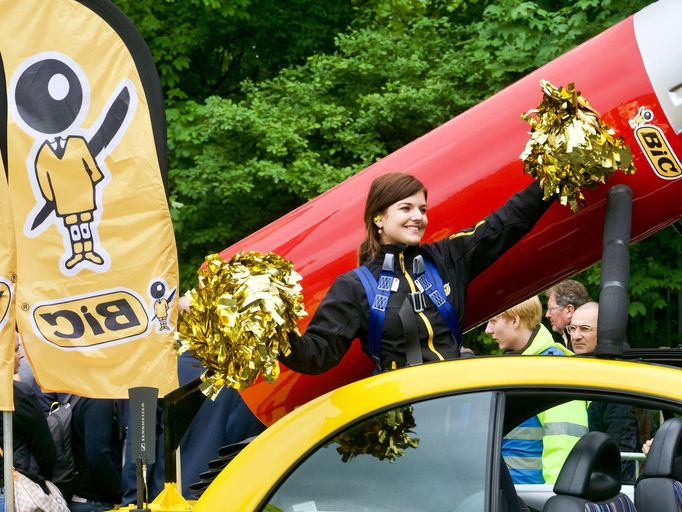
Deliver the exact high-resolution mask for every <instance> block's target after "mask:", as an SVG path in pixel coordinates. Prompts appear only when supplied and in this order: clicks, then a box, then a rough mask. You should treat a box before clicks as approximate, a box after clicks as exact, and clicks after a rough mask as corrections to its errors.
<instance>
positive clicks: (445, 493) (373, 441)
mask: <svg viewBox="0 0 682 512" xmlns="http://www.w3.org/2000/svg"><path fill="white" fill-rule="evenodd" d="M491 404H492V393H472V394H467V395H459V396H448V397H440V398H434V399H430V400H427V401H423V402H418V403H414V404H411V405H404V406H401V407H398V408H395V409H391V410H389V411H385V412H383V413H381V414H378V415H375V416H372V417H370V418H367V419H364V420H363V421H362V422H360V423H356V424H354V425H353V426H352V427H350V428H348V429H347V430H345V431H343V432H341V433H339V434H338V435H336V436H335V437H334V438H333V439H332V440H331V441H330V442H328V443H326V444H324V445H322V446H320V447H319V448H318V449H317V450H316V451H314V452H313V453H312V454H311V455H310V456H309V457H308V458H307V459H306V460H305V461H303V463H302V464H300V465H299V466H298V467H297V468H296V469H295V470H294V471H293V472H292V473H291V474H290V475H289V477H288V478H287V479H286V480H285V481H284V483H283V484H282V485H281V486H280V487H279V489H278V490H277V491H276V493H275V494H274V495H273V496H272V498H271V500H270V502H269V503H268V505H267V506H266V507H265V509H264V510H266V511H269V512H275V511H283V512H309V511H310V512H312V511H335V512H338V511H348V510H353V511H364V510H367V511H369V510H372V511H380V512H381V511H404V510H433V511H441V510H442V511H448V512H452V511H454V510H456V511H457V512H466V511H469V510H471V511H480V510H483V509H484V503H485V499H486V496H485V482H486V478H485V472H486V461H487V460H488V459H489V456H488V454H489V450H490V447H489V446H488V444H489V440H490V439H491V436H490V435H489V431H490V428H491V427H490V424H491V417H492V413H491Z"/></svg>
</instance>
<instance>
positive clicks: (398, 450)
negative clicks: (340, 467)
mask: <svg viewBox="0 0 682 512" xmlns="http://www.w3.org/2000/svg"><path fill="white" fill-rule="evenodd" d="M416 426H417V423H416V422H415V419H414V414H413V410H412V406H409V405H408V406H405V407H399V408H397V409H391V410H390V411H387V412H385V413H382V414H379V415H377V416H375V417H373V418H370V419H368V420H365V421H363V422H362V423H360V424H359V425H358V426H356V427H353V428H351V429H350V430H348V431H347V432H344V433H343V434H340V435H339V436H337V437H335V438H334V440H333V441H332V443H336V444H337V445H338V446H337V447H336V451H337V452H339V454H340V455H341V460H342V461H343V462H348V461H349V460H351V459H352V458H354V457H357V456H358V455H372V456H373V457H376V458H377V459H379V460H385V459H387V460H388V461H389V462H391V463H392V462H394V461H395V460H396V459H397V458H398V457H402V456H403V455H405V450H406V449H408V448H417V447H418V446H419V438H418V437H415V436H413V435H411V434H414V432H413V431H412V429H413V428H415V427H416ZM330 444H331V443H330Z"/></svg>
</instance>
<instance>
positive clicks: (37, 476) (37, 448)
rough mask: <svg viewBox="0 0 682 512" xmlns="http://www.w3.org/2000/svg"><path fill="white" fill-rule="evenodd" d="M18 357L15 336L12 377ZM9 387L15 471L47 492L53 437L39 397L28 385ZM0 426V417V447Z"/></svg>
mask: <svg viewBox="0 0 682 512" xmlns="http://www.w3.org/2000/svg"><path fill="white" fill-rule="evenodd" d="M21 357H22V356H21V353H20V352H19V341H18V335H17V342H16V348H15V356H14V373H15V374H16V373H17V372H18V371H19V362H20V360H21ZM12 384H13V390H14V391H13V392H14V412H13V414H12V434H13V436H12V437H13V442H12V446H13V450H14V469H16V470H17V471H19V472H20V473H22V474H24V475H26V476H27V477H29V478H30V479H31V480H33V481H34V482H36V483H38V484H39V485H41V486H42V487H44V489H45V491H46V492H49V491H47V488H46V487H45V480H51V479H52V472H53V470H54V464H55V461H56V459H57V451H56V449H55V446H54V441H53V440H52V434H50V428H49V427H48V426H47V420H46V419H45V415H44V414H43V412H42V411H41V410H40V406H39V403H38V397H37V396H36V394H35V393H34V392H33V390H32V389H31V386H30V385H28V384H25V383H23V382H19V381H16V380H15V381H14V382H13V383H12ZM2 423H3V419H2V415H0V446H2V442H3V439H2V426H3V425H2ZM0 460H2V458H0ZM2 477H3V475H2V473H1V472H0V488H2V485H4V483H3V482H2V479H3V478H2ZM0 502H2V503H3V504H4V500H3V499H2V496H0ZM0 510H1V509H0Z"/></svg>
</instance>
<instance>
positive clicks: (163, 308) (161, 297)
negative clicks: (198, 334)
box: [149, 280, 175, 332]
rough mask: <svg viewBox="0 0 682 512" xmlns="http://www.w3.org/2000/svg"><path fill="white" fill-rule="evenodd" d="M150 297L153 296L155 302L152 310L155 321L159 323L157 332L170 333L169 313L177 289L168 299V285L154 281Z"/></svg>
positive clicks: (150, 289)
mask: <svg viewBox="0 0 682 512" xmlns="http://www.w3.org/2000/svg"><path fill="white" fill-rule="evenodd" d="M149 295H151V297H152V299H154V302H153V303H152V309H153V310H154V319H155V320H158V321H159V326H158V328H157V332H161V331H170V329H171V328H170V326H169V325H168V312H169V311H170V308H171V306H170V305H171V303H172V302H173V298H174V297H175V288H173V290H172V291H171V292H170V294H169V295H168V297H166V284H165V283H164V282H163V281H162V280H158V281H154V282H153V283H152V284H151V285H150V286H149Z"/></svg>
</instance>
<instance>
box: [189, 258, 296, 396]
mask: <svg viewBox="0 0 682 512" xmlns="http://www.w3.org/2000/svg"><path fill="white" fill-rule="evenodd" d="M198 275H199V288H198V289H194V290H191V291H190V292H188V294H189V296H190V299H191V302H190V307H189V310H188V311H186V312H184V313H183V314H182V315H181V317H180V318H179V320H178V328H177V332H176V338H177V340H178V341H179V342H180V348H179V351H180V353H182V352H184V351H189V352H190V353H191V354H192V355H193V356H194V357H195V358H196V359H198V360H199V361H200V362H201V364H202V365H204V367H205V368H206V369H207V370H206V372H205V373H204V374H203V375H202V380H203V381H204V382H203V383H202V386H201V388H202V391H203V392H204V393H205V394H206V395H208V396H211V397H215V396H216V395H217V394H218V391H220V389H221V388H222V387H223V386H230V387H233V388H235V389H244V388H246V387H247V386H249V385H250V384H251V383H253V381H254V380H255V379H256V377H257V376H258V374H259V373H262V375H263V378H264V379H265V380H266V381H268V382H271V383H272V382H274V381H275V380H276V379H277V377H278V376H279V362H278V361H277V357H278V356H279V355H280V354H284V355H286V354H288V353H289V339H288V335H289V333H290V332H293V333H296V334H300V332H299V329H298V325H297V323H296V321H297V320H298V319H299V318H301V317H303V316H305V315H306V312H305V309H304V306H303V295H302V294H301V285H300V284H299V281H300V280H301V276H300V275H299V274H298V273H297V272H296V271H295V270H294V269H293V264H292V263H291V262H290V261H287V260H285V259H284V258H282V257H281V256H278V255H277V254H274V253H268V254H262V253H259V252H248V253H239V254H236V255H235V256H233V257H232V258H231V259H230V260H229V261H225V260H223V259H222V258H221V257H220V256H219V255H218V254H212V255H210V256H207V257H206V261H205V265H204V266H203V267H202V268H201V269H199V272H198Z"/></svg>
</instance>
